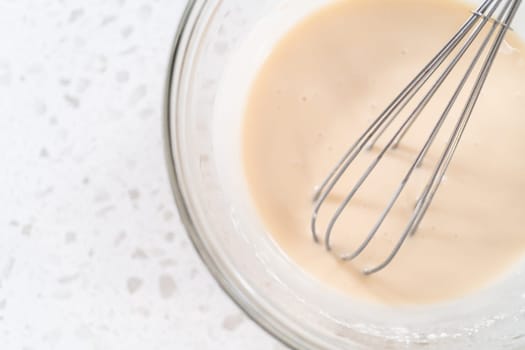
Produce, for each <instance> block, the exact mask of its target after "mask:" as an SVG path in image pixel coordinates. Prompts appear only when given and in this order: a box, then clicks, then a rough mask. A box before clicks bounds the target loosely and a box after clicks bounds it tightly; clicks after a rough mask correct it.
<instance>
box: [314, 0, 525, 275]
mask: <svg viewBox="0 0 525 350" xmlns="http://www.w3.org/2000/svg"><path fill="white" fill-rule="evenodd" d="M520 5H521V0H506V1H503V0H486V1H484V2H483V4H482V5H481V6H480V7H479V8H478V9H477V10H475V11H473V13H472V16H471V17H470V18H469V19H468V20H467V21H466V22H465V24H463V26H462V27H461V28H460V29H459V30H458V32H457V33H456V34H455V35H454V36H453V37H452V39H451V40H450V41H449V42H448V43H447V44H446V45H445V46H444V47H443V48H442V49H441V51H439V53H438V54H437V55H436V56H435V57H434V58H433V59H432V60H431V61H430V62H429V63H428V64H427V65H426V66H425V67H424V68H423V70H422V71H421V72H420V73H419V74H418V75H417V76H416V77H415V78H414V79H413V80H412V81H411V82H410V83H409V84H408V85H407V86H406V87H405V88H404V89H403V90H402V91H401V93H400V94H399V95H398V96H397V97H396V98H395V99H394V100H393V101H392V102H391V103H390V105H388V107H387V108H386V109H385V110H384V111H383V113H381V114H380V115H379V117H378V118H377V119H375V120H374V121H373V122H372V123H371V124H370V125H369V126H368V128H367V129H366V131H365V132H364V133H363V134H362V135H361V136H360V137H359V138H358V139H357V141H356V142H355V143H354V144H353V145H352V146H351V147H350V148H349V149H348V150H347V151H346V153H345V154H344V156H343V157H342V158H341V159H340V161H339V162H338V163H337V165H336V166H335V167H334V169H333V170H332V171H331V172H330V174H329V175H328V176H327V177H326V179H325V180H324V181H323V182H322V184H321V186H320V187H319V188H318V190H317V191H316V194H315V197H314V201H315V203H314V210H313V213H312V218H311V231H312V235H313V239H314V240H315V241H316V242H319V241H320V237H319V234H318V230H317V218H318V214H319V212H320V210H321V207H322V206H323V204H325V202H326V199H327V198H328V197H329V195H330V193H331V192H332V191H333V189H334V187H335V186H336V184H337V183H338V182H339V181H340V180H341V178H342V176H343V175H344V173H345V172H346V171H347V170H348V168H349V167H350V165H351V164H352V162H353V161H354V160H355V159H356V157H357V156H358V155H359V154H360V153H361V152H363V151H364V150H366V149H371V148H372V147H373V146H374V145H375V144H376V142H377V141H378V139H380V138H381V136H383V134H384V133H385V131H386V130H387V129H388V128H389V127H390V126H391V125H392V123H393V121H394V120H395V119H396V118H397V117H398V116H399V114H400V112H401V111H402V110H403V109H404V108H405V107H406V106H407V105H408V103H409V102H410V101H411V100H412V99H413V98H414V96H415V95H416V94H417V93H418V92H419V91H420V90H421V89H422V88H423V86H425V83H427V82H428V80H429V79H430V77H431V76H433V75H434V73H435V72H436V71H437V70H438V68H440V67H441V66H442V65H443V63H444V62H445V61H446V60H447V58H450V57H452V60H451V62H450V63H449V64H448V66H446V67H444V71H443V72H442V73H441V75H440V76H439V77H438V79H437V80H436V81H435V82H434V83H433V84H432V85H431V86H430V89H429V90H428V92H427V93H426V94H424V96H423V98H422V99H421V101H420V102H418V103H417V106H416V107H415V109H414V110H413V111H412V112H411V113H410V114H409V116H408V118H407V119H406V120H404V121H403V122H402V124H401V126H400V127H399V128H398V129H395V133H393V136H392V137H391V138H390V139H388V141H387V142H386V145H385V146H384V147H383V148H382V149H381V150H380V152H379V154H378V155H377V157H375V159H374V160H373V161H372V162H371V163H370V165H369V166H368V168H367V169H366V170H365V172H364V173H363V174H362V176H361V177H359V178H358V180H357V182H356V183H355V185H354V186H353V187H352V188H351V190H350V192H349V193H348V195H347V196H346V197H345V198H344V200H343V201H342V202H341V203H340V205H339V206H338V207H337V209H336V211H335V213H334V214H333V216H332V217H331V219H330V221H329V222H328V225H327V227H326V231H325V233H324V244H325V247H326V249H327V250H331V240H330V237H331V235H332V232H333V229H334V225H335V224H336V222H337V221H338V219H339V218H340V216H341V214H342V213H343V211H344V210H345V208H346V207H347V206H348V204H349V203H350V202H351V200H352V198H354V196H355V194H356V193H357V192H358V191H359V189H360V188H361V186H362V185H363V183H364V182H365V181H366V180H367V178H368V177H369V175H370V174H371V173H372V172H373V171H374V169H375V168H376V166H377V165H378V163H379V162H380V161H381V159H382V158H383V156H384V155H385V154H386V153H387V151H388V150H390V149H393V148H396V147H397V146H398V145H399V143H400V142H401V141H402V140H403V138H404V136H405V135H406V133H407V131H408V130H409V129H410V127H411V126H412V124H413V123H414V122H415V120H416V119H417V118H418V116H419V115H420V114H421V112H422V111H423V110H424V109H425V107H426V106H427V104H428V103H429V102H430V100H431V99H432V98H433V97H434V95H435V94H436V92H437V91H438V89H439V88H440V87H441V86H442V84H443V83H444V82H445V80H446V79H447V78H448V77H449V75H450V73H451V72H452V71H453V70H454V68H455V67H456V66H457V64H458V62H459V61H460V60H461V59H462V58H463V56H464V55H465V53H466V52H467V51H468V50H469V49H470V48H471V46H472V44H473V43H474V42H475V41H476V40H477V39H478V37H480V34H481V33H482V31H483V29H484V28H485V27H486V26H487V24H488V23H491V25H490V26H489V27H487V29H489V31H488V34H487V35H486V36H485V37H484V38H481V39H480V40H482V42H481V45H480V47H479V49H478V50H477V51H476V52H475V55H474V56H473V57H474V58H473V61H472V62H471V64H470V65H469V66H468V68H467V71H466V73H465V75H464V76H463V78H462V79H461V81H460V83H459V85H458V87H457V89H456V90H455V92H454V94H453V95H452V98H451V99H450V101H449V103H448V104H447V105H446V107H445V109H444V111H443V113H442V114H441V116H440V118H439V119H438V120H437V122H436V124H435V125H434V127H433V129H432V131H431V133H430V135H429V137H428V139H426V142H425V143H424V146H423V147H422V148H421V150H420V151H419V153H418V154H417V157H416V158H415V160H414V162H413V163H412V164H411V166H410V167H409V169H408V171H407V173H406V175H405V176H404V178H403V179H402V181H401V183H400V185H399V187H398V188H397V190H396V191H395V192H394V194H393V195H392V197H391V198H390V200H389V202H388V203H387V205H386V207H385V209H384V210H383V212H382V213H381V214H380V216H379V218H378V221H377V222H376V223H375V225H374V226H373V227H372V229H371V231H370V232H369V234H368V236H367V237H366V238H365V240H364V241H363V242H362V243H361V245H360V246H359V247H357V248H356V250H355V251H353V252H350V253H348V254H344V255H342V256H341V258H342V259H343V260H352V259H354V258H356V257H358V256H359V255H360V254H361V253H362V252H363V251H364V250H365V249H366V248H367V246H368V245H369V243H370V242H371V241H372V239H373V238H374V236H375V235H376V234H377V232H378V231H379V229H380V228H381V225H382V224H383V222H384V221H385V219H386V218H387V216H388V214H389V213H390V211H391V209H392V208H393V207H394V205H395V203H396V201H397V200H398V198H399V196H400V195H401V193H402V192H403V190H404V189H405V187H406V185H407V183H408V181H409V180H410V178H411V176H412V174H413V173H414V171H415V170H416V169H417V168H418V167H419V166H420V165H421V163H422V161H423V159H424V158H425V156H426V154H427V152H428V151H429V149H430V147H431V146H432V144H433V142H434V140H435V139H436V137H437V135H438V134H439V132H440V130H441V128H442V126H443V124H444V123H445V120H446V119H447V117H448V116H449V114H450V111H451V109H452V108H453V106H454V105H455V103H456V102H457V100H458V97H459V96H460V94H461V92H462V91H463V89H464V88H465V86H466V84H467V82H468V81H469V78H470V77H471V76H472V73H473V72H474V70H475V68H476V66H477V64H478V63H479V62H480V60H481V59H482V57H483V56H484V55H486V58H485V60H484V61H483V62H482V66H481V68H480V70H479V74H478V76H477V77H476V78H475V79H476V80H475V81H474V84H473V88H472V91H471V92H470V95H469V97H468V99H467V102H466V105H465V107H464V109H463V110H462V113H461V114H460V116H459V118H458V121H457V123H456V124H455V127H454V129H453V131H452V135H451V136H450V138H449V140H448V143H447V144H446V146H445V149H444V151H443V153H442V154H441V156H440V158H439V159H438V161H437V164H436V166H435V168H434V170H433V172H432V175H431V177H430V179H429V181H428V183H427V184H426V186H425V187H424V190H423V192H422V193H421V195H420V197H419V199H418V200H417V202H416V205H415V208H414V211H413V212H412V215H411V216H410V219H409V220H408V224H407V225H406V226H405V228H404V231H403V232H402V234H401V236H400V238H399V240H398V241H397V242H396V244H395V246H394V247H393V249H392V251H391V252H390V254H389V255H388V256H387V257H386V258H385V260H384V261H383V262H382V263H380V264H379V265H377V266H375V267H372V268H369V269H365V270H364V271H363V273H364V274H366V275H370V274H373V273H376V272H378V271H380V270H382V269H384V268H385V267H386V266H388V265H389V264H390V263H391V262H392V260H393V259H394V258H395V256H396V255H397V254H398V252H399V250H400V249H401V247H402V245H403V244H404V243H405V241H406V239H407V238H408V237H409V236H410V235H411V234H414V233H415V232H416V230H417V229H418V227H419V224H420V223H421V221H422V219H423V217H424V216H425V214H426V212H427V210H428V208H429V206H430V204H431V202H432V200H433V198H434V195H435V193H436V191H437V190H438V188H439V186H440V184H441V182H442V180H443V177H444V175H445V172H446V171H447V168H448V166H449V164H450V162H451V160H452V157H453V155H454V153H455V151H456V148H457V146H458V144H459V142H460V139H461V137H462V135H463V132H464V130H465V127H466V126H467V123H468V121H469V119H470V116H471V115H472V112H473V110H474V107H475V105H476V103H477V101H478V98H479V96H480V93H481V90H482V88H483V85H484V84H485V81H486V79H487V76H488V74H489V71H490V69H491V67H492V64H493V62H494V60H495V57H496V55H497V54H498V51H499V49H500V46H501V44H502V43H503V40H504V38H505V35H506V34H507V31H508V30H509V29H510V25H511V23H512V21H513V19H514V17H515V15H516V12H517V11H518V8H519V6H520ZM498 10H499V11H498ZM495 15H496V16H495ZM494 34H496V36H495V38H494ZM461 43H463V45H460V44H461ZM456 49H458V50H457V52H456V53H454V55H452V53H453V52H454V51H455V50H456ZM487 50H488V51H487Z"/></svg>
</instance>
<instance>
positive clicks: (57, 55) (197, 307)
mask: <svg viewBox="0 0 525 350" xmlns="http://www.w3.org/2000/svg"><path fill="white" fill-rule="evenodd" d="M184 5H185V1H183V0H158V1H150V0H148V1H142V0H141V1H138V0H109V1H108V0H93V1H82V2H81V1H73V0H70V1H60V0H51V1H47V0H32V1H31V0H22V1H21V0H0V42H1V43H2V49H0V148H1V149H2V151H1V153H0V154H1V158H0V159H1V160H2V164H1V167H0V181H1V182H0V201H1V202H0V203H1V210H0V344H1V346H0V348H1V349H2V350H37V349H38V350H48V349H49V350H51V349H53V350H55V349H60V350H62V349H64V350H65V349H67V350H70V349H75V350H84V349H86V350H88V349H89V350H92V349H104V350H111V349H128V350H134V349H148V350H156V349H199V350H200V349H234V350H235V349H253V350H257V349H271V350H274V349H275V350H277V349H284V348H283V347H282V346H281V345H279V344H278V343H277V342H276V341H275V340H273V339H271V337H269V336H268V335H266V334H265V333H264V332H263V331H261V330H260V329H259V328H258V327H257V326H256V325H254V324H253V323H252V322H251V321H249V320H248V319H247V318H246V317H245V316H243V314H242V313H241V312H240V311H239V309H238V308H237V307H236V306H235V305H234V304H233V303H232V302H231V301H230V300H229V299H228V297H227V296H226V295H225V294H224V293H223V292H222V291H221V290H220V288H219V287H218V285H217V284H216V283H215V281H214V280H213V279H212V277H211V276H210V275H209V273H208V271H207V270H206V269H205V267H204V266H203V264H202V263H201V261H200V260H199V258H198V257H197V255H196V253H195V252H194V250H193V247H192V246H191V244H190V242H189V240H188V238H187V236H186V234H185V232H184V229H183V228H182V226H181V224H180V222H179V219H178V214H177V211H176V208H175V206H174V202H173V199H172V195H171V191H170V187H169V183H168V177H167V171H166V167H165V163H164V155H163V144H162V114H161V113H162V105H161V103H162V96H163V87H164V85H163V84H164V79H165V72H166V64H167V60H168V55H169V52H170V47H171V41H172V37H173V35H174V32H175V28H176V26H177V22H178V18H179V16H180V13H181V11H182V8H183V6H184Z"/></svg>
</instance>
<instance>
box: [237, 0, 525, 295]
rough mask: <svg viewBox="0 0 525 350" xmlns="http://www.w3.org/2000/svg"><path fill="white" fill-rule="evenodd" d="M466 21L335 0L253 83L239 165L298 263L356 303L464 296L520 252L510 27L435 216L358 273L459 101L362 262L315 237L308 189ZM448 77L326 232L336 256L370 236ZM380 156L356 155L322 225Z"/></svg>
mask: <svg viewBox="0 0 525 350" xmlns="http://www.w3.org/2000/svg"><path fill="white" fill-rule="evenodd" d="M468 15H469V9H468V8H467V7H465V6H464V5H462V4H458V3H456V2H451V1H443V0H429V1H421V0H396V1H388V0H374V1H368V0H367V1H365V0H356V1H339V2H337V3H335V4H332V5H329V6H327V7H325V8H323V9H322V10H320V11H319V12H317V13H315V14H314V15H312V16H310V17H309V18H307V19H306V20H304V21H303V22H301V23H300V24H299V25H297V26H296V27H295V28H294V29H293V30H292V31H291V32H290V33H289V34H287V35H286V36H285V37H284V38H283V39H282V40H281V41H280V42H279V44H278V45H277V46H276V47H275V49H274V50H273V52H272V53H271V55H270V56H269V57H268V59H267V60H266V61H265V63H264V65H263V66H262V68H261V70H260V72H259V74H258V77H257V79H256V80H255V82H254V84H253V88H252V91H251V93H250V96H249V98H248V102H247V107H246V112H245V114H246V115H245V121H244V126H243V148H244V150H243V161H244V167H245V172H246V178H247V181H248V184H249V187H250V189H251V192H252V196H253V201H254V203H255V205H256V208H257V210H258V212H259V214H260V216H261V218H262V220H263V222H264V224H265V226H266V228H267V230H268V231H269V232H270V233H271V234H272V235H273V238H274V239H275V241H276V242H277V243H278V245H279V246H280V247H281V248H282V249H283V251H284V252H285V253H286V254H288V255H289V256H290V257H291V259H292V260H293V261H294V262H295V263H296V264H298V265H299V266H300V267H301V268H302V269H304V270H305V271H307V272H309V273H311V274H312V275H314V276H315V277H317V278H318V279H320V280H321V281H323V282H325V283H326V284H328V285H331V286H333V287H335V288H337V289H339V290H341V291H343V292H345V293H348V294H349V295H351V296H353V297H356V298H358V299H366V300H370V301H375V302H379V303H389V304H412V303H429V302H436V301H441V300H446V299H450V298H456V297H461V296H464V295H466V294H468V293H469V292H472V291H474V290H476V289H478V288H481V287H483V286H485V285H487V284H488V283H489V282H491V281H494V280H496V279H497V278H498V276H501V275H502V273H504V272H505V271H506V269H509V268H510V267H512V265H513V264H515V263H517V261H518V260H519V258H520V257H522V256H523V253H524V251H525V230H524V228H523V223H524V219H523V218H524V215H525V199H524V198H525V158H524V156H523V154H524V152H525V93H524V85H525V46H524V45H523V43H521V42H519V41H518V39H517V37H515V36H514V34H512V35H510V36H508V37H507V41H506V42H505V44H504V46H503V48H502V50H501V53H500V55H499V56H498V58H497V61H496V64H495V66H494V68H493V70H492V73H491V75H490V77H489V80H488V82H487V85H486V87H485V89H484V92H483V94H482V97H481V99H480V101H479V103H478V105H477V107H476V110H475V113H474V115H473V116H472V119H471V121H470V123H469V125H468V128H467V131H466V133H465V135H464V137H463V140H462V143H461V144H460V147H459V149H458V151H457V154H456V156H455V158H454V161H453V164H452V166H451V168H450V169H449V171H448V173H447V177H446V180H445V181H444V183H443V185H442V187H441V189H440V191H439V192H438V194H437V196H436V198H435V200H434V203H433V205H432V207H431V210H430V211H429V212H428V214H427V216H426V217H425V219H424V221H423V223H422V225H421V227H420V229H419V231H418V233H417V235H415V236H414V237H412V238H410V239H409V240H408V241H407V242H406V244H405V245H404V246H403V248H402V249H401V251H400V253H399V255H398V257H397V258H396V259H395V260H394V261H393V263H392V264H391V265H390V266H389V267H388V268H387V269H385V270H384V271H382V272H380V273H378V274H375V275H373V276H370V277H364V276H363V275H362V274H361V273H360V272H359V271H360V270H361V269H362V268H363V267H367V266H373V264H374V263H378V262H380V261H381V259H383V258H385V257H386V255H387V254H388V252H389V251H390V249H392V245H393V243H394V242H395V241H396V240H397V237H398V236H399V235H400V233H401V230H402V227H403V225H404V224H406V222H407V220H408V216H409V214H410V213H411V211H412V210H413V208H414V204H415V200H416V198H417V195H418V194H419V193H420V191H421V190H422V186H423V184H424V183H425V181H426V179H427V177H428V175H429V173H430V171H431V170H432V168H433V165H434V164H435V161H436V159H437V158H438V156H439V154H440V152H441V151H442V149H443V148H442V146H443V145H444V143H445V141H446V138H447V137H448V135H449V134H450V129H451V126H452V123H453V122H454V121H455V119H454V120H453V119H452V117H454V118H455V117H457V115H458V113H459V112H460V109H459V108H456V109H454V110H453V111H452V114H451V116H452V117H451V118H450V119H449V122H448V124H447V125H446V126H445V129H444V132H443V133H442V136H441V137H440V138H439V139H438V140H437V141H436V147H433V149H432V150H431V152H430V154H429V156H428V159H427V160H426V162H425V164H424V166H423V168H422V169H420V170H418V171H417V172H416V174H415V176H414V178H413V181H412V182H411V183H410V184H409V186H408V187H407V190H406V191H405V193H404V194H403V196H402V197H401V198H400V200H399V205H397V206H396V207H395V208H394V210H393V212H392V214H391V216H390V217H389V219H388V220H387V222H385V224H384V226H383V228H382V230H381V231H380V233H379V234H378V237H377V238H376V239H375V240H374V241H373V242H372V244H371V245H370V247H369V248H368V249H367V250H366V251H365V253H364V254H363V255H362V256H361V257H359V258H358V259H357V260H356V261H354V262H352V263H343V262H341V261H339V260H338V259H337V258H336V257H335V254H330V253H327V252H326V251H325V250H324V249H323V247H322V246H320V245H316V244H314V243H313V241H312V237H311V234H310V229H309V222H310V215H311V212H312V194H313V192H314V188H315V187H316V186H317V185H319V184H320V182H321V181H322V179H323V178H324V177H325V176H326V175H327V173H328V172H329V170H330V169H331V168H332V167H333V165H334V164H335V163H336V161H337V160H338V159H339V157H341V155H342V154H343V152H344V150H346V149H347V148H348V147H349V145H350V144H351V143H352V142H353V141H354V140H355V138H356V137H357V136H358V135H359V134H360V133H361V132H362V131H363V130H364V128H365V127H366V126H367V125H368V124H369V123H370V121H371V120H372V118H375V117H376V116H377V115H378V114H379V113H380V112H381V108H382V107H384V106H386V104H387V103H388V102H389V101H390V100H392V98H393V97H394V96H395V94H396V93H397V92H398V91H400V89H401V88H402V87H403V86H405V85H406V83H407V82H408V81H409V80H410V78H412V76H414V75H415V73H417V72H418V71H419V69H420V68H421V67H422V66H423V64H424V63H426V62H428V60H429V59H430V58H431V57H432V56H433V55H434V54H435V53H436V52H437V49H439V48H441V47H442V46H443V44H444V43H445V42H446V41H447V40H448V39H449V38H450V37H451V35H452V34H453V33H455V31H456V30H457V29H458V27H459V26H460V25H461V24H462V23H463V22H464V21H465V20H466V18H467V17H468ZM462 68H463V69H462V70H464V65H463V66H462ZM453 78H454V79H452V83H453V84H450V85H445V86H444V87H443V89H441V90H440V93H439V94H438V95H437V96H436V98H435V99H434V100H433V102H432V103H431V104H430V105H429V107H428V109H427V111H426V113H424V114H423V115H422V116H421V117H420V119H419V121H418V123H417V124H416V125H415V126H414V128H413V129H412V131H411V133H410V134H409V135H408V136H407V138H406V140H405V141H404V142H403V144H402V146H401V147H400V148H399V149H398V150H395V151H393V152H391V153H390V154H389V155H388V156H387V157H386V159H385V160H384V161H383V162H382V163H381V166H380V167H379V168H378V169H377V171H376V172H375V173H374V175H373V176H372V178H371V179H370V180H369V181H368V182H367V184H366V186H364V188H363V190H362V191H361V192H360V193H359V195H358V196H357V198H356V199H355V200H354V201H352V202H351V204H350V206H349V208H348V209H347V210H346V211H345V213H344V215H343V217H342V219H341V220H340V221H339V223H338V224H337V226H336V228H335V230H334V234H333V241H334V247H335V252H336V253H341V252H347V251H351V250H352V249H355V247H356V246H357V245H358V243H359V242H360V241H361V240H362V239H363V237H364V236H365V235H366V233H367V232H368V231H369V230H370V228H371V227H372V225H373V223H374V222H375V220H376V219H377V217H378V215H379V213H380V211H381V210H382V209H383V208H384V205H385V204H386V202H387V198H388V197H387V195H390V194H391V193H392V191H393V190H394V188H395V186H397V184H398V183H399V181H400V180H401V177H402V175H403V174H404V173H405V172H406V169H407V166H408V165H409V164H410V162H411V161H412V160H413V159H414V157H415V155H416V153H415V152H416V150H417V149H419V148H420V147H421V144H422V142H423V140H424V139H425V137H426V136H427V135H428V133H429V132H430V130H431V125H433V123H434V122H435V120H436V118H437V117H438V116H439V113H440V112H441V111H442V110H443V109H444V106H445V103H446V101H448V99H449V98H450V96H451V93H452V91H453V90H452V89H453V86H454V85H455V84H457V75H456V76H453ZM403 117H406V115H404V116H403ZM384 142H385V140H383V141H382V144H384ZM376 154H377V148H376V150H374V151H372V152H369V153H367V154H365V155H364V156H362V157H360V158H359V159H358V160H357V162H356V166H355V167H353V168H352V171H351V172H350V173H349V174H350V175H349V176H348V178H345V180H344V181H343V183H342V184H341V185H340V186H338V187H337V188H336V191H335V193H334V194H333V195H332V196H331V197H330V198H329V200H328V205H327V206H326V207H324V208H323V210H322V212H321V218H320V228H323V227H325V226H326V222H327V217H328V216H329V215H330V214H332V213H333V212H334V211H335V208H336V206H337V204H338V203H339V202H340V200H341V198H342V196H344V195H345V194H346V193H347V192H348V186H349V184H350V182H349V181H350V180H351V178H352V177H353V178H354V179H355V177H356V176H357V175H358V174H360V172H361V171H362V170H363V167H364V166H366V165H367V164H368V162H369V161H370V160H371V159H372V158H371V156H373V155H376Z"/></svg>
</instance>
